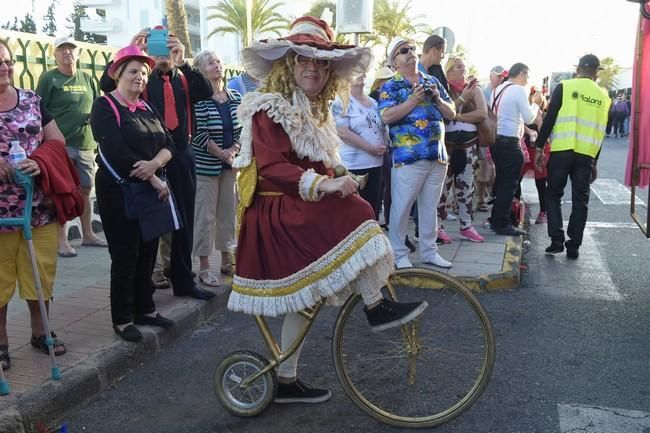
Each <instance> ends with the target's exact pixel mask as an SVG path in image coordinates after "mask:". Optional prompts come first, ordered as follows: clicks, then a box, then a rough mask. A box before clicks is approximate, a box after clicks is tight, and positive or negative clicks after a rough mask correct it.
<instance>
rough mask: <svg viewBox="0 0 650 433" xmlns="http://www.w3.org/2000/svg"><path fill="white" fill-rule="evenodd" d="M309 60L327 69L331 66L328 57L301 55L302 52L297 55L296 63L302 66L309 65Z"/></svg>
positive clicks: (318, 66)
mask: <svg viewBox="0 0 650 433" xmlns="http://www.w3.org/2000/svg"><path fill="white" fill-rule="evenodd" d="M309 62H313V63H314V66H316V67H317V68H321V69H326V68H329V66H330V61H329V60H327V59H315V58H313V57H305V56H301V55H300V54H298V55H297V56H296V63H297V64H299V65H300V66H307V64H308V63H309Z"/></svg>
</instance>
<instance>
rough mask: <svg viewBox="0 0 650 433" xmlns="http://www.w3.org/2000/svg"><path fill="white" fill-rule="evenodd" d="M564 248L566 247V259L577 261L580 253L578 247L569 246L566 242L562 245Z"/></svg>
mask: <svg viewBox="0 0 650 433" xmlns="http://www.w3.org/2000/svg"><path fill="white" fill-rule="evenodd" d="M564 246H565V247H566V257H567V259H574V260H575V259H577V258H578V256H579V255H580V253H578V247H576V246H574V245H571V244H570V243H569V241H566V242H565V243H564Z"/></svg>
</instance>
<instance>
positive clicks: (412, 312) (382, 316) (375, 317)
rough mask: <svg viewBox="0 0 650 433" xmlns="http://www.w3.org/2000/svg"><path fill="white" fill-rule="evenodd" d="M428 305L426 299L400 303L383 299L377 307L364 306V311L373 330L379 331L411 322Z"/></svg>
mask: <svg viewBox="0 0 650 433" xmlns="http://www.w3.org/2000/svg"><path fill="white" fill-rule="evenodd" d="M428 306H429V304H427V302H426V301H422V302H402V303H400V302H393V301H389V300H388V299H382V301H381V303H380V304H379V305H377V306H376V307H374V308H372V309H368V307H363V311H365V313H366V317H367V318H368V323H370V327H371V328H372V330H373V331H374V332H379V331H384V330H386V329H389V328H394V327H396V326H399V325H403V324H405V323H408V322H410V321H411V320H413V319H415V318H416V317H418V316H419V315H420V314H422V312H423V311H424V310H425V309H426V308H427V307H428Z"/></svg>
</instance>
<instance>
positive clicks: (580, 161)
mask: <svg viewBox="0 0 650 433" xmlns="http://www.w3.org/2000/svg"><path fill="white" fill-rule="evenodd" d="M593 166H594V159H593V158H592V157H590V156H587V155H582V154H580V153H575V152H573V151H572V150H565V151H561V152H551V157H550V158H549V160H548V178H547V179H548V188H547V189H546V214H547V224H548V225H547V227H548V235H549V237H550V238H551V241H552V242H557V243H559V242H564V230H563V229H562V227H563V222H562V205H561V200H562V196H563V195H564V187H565V186H566V183H567V179H568V178H570V179H571V216H570V217H569V225H568V226H567V235H568V237H569V240H568V241H567V244H568V245H570V246H573V247H576V248H578V247H580V245H582V234H583V232H584V231H585V224H586V223H587V211H588V206H589V184H590V182H591V171H592V168H593Z"/></svg>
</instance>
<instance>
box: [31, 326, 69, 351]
mask: <svg viewBox="0 0 650 433" xmlns="http://www.w3.org/2000/svg"><path fill="white" fill-rule="evenodd" d="M51 335H52V338H53V339H54V355H55V356H61V355H63V354H64V353H66V352H67V351H68V349H66V347H65V344H63V342H62V341H59V340H57V338H56V334H55V333H54V332H52V333H51ZM30 343H31V344H32V346H34V347H35V348H37V349H38V350H40V351H41V352H43V353H44V354H46V355H49V354H50V350H49V348H48V347H47V342H46V341H45V335H41V336H40V337H35V336H33V335H32V339H31V340H30Z"/></svg>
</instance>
